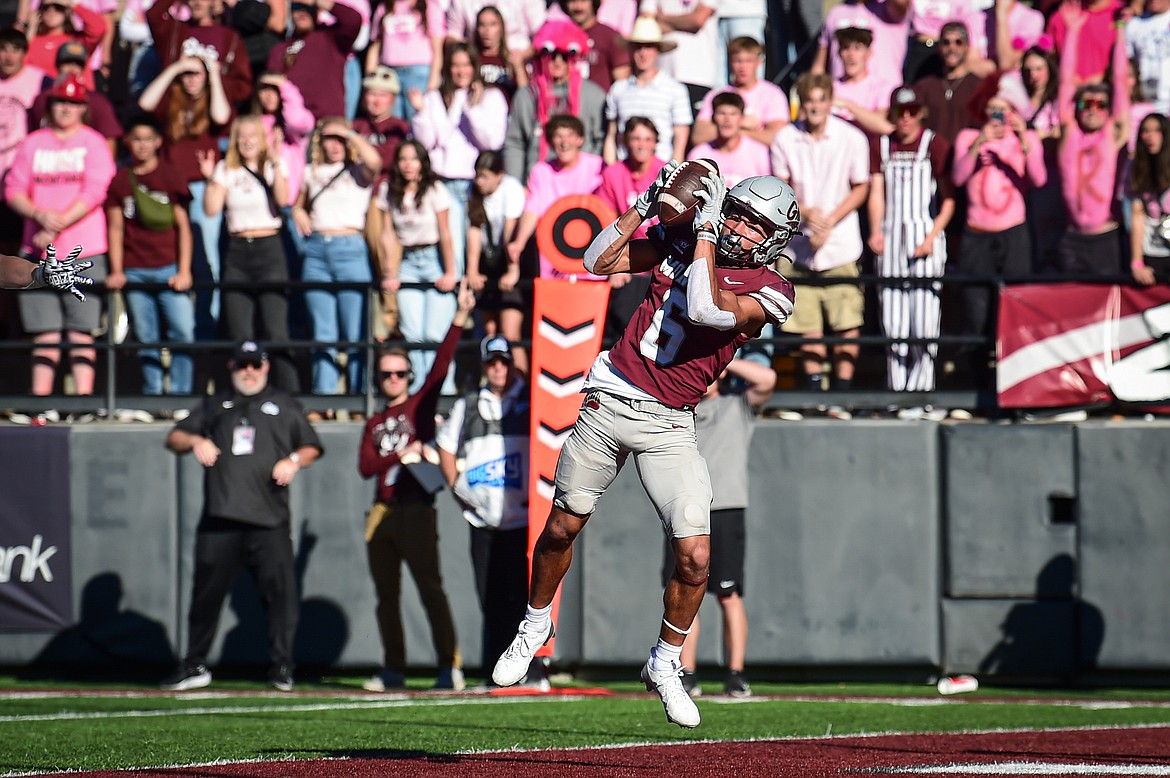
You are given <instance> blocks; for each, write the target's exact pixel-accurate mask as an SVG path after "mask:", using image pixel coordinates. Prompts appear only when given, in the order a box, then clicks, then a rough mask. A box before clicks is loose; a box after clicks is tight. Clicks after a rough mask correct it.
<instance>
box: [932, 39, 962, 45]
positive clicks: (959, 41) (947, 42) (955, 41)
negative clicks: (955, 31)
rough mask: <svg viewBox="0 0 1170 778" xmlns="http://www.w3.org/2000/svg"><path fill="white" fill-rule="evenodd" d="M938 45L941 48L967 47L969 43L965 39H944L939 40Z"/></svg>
mask: <svg viewBox="0 0 1170 778" xmlns="http://www.w3.org/2000/svg"><path fill="white" fill-rule="evenodd" d="M938 45H940V46H966V45H967V41H966V40H964V39H963V38H942V39H941V40H939V42H938Z"/></svg>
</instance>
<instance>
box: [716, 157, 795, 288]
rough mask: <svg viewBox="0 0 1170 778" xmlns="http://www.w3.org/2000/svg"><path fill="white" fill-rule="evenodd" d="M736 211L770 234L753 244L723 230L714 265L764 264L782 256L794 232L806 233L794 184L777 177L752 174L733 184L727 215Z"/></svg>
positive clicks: (759, 265)
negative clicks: (792, 185) (801, 222)
mask: <svg viewBox="0 0 1170 778" xmlns="http://www.w3.org/2000/svg"><path fill="white" fill-rule="evenodd" d="M733 210H737V211H739V212H740V213H741V214H744V215H746V216H748V217H749V218H750V219H751V220H752V221H753V222H755V223H756V224H758V225H759V226H760V227H761V228H762V229H763V230H764V232H766V233H768V237H766V238H764V240H762V241H760V242H759V243H757V244H755V245H754V246H751V247H745V246H744V245H743V236H741V235H736V234H729V233H727V232H724V233H723V234H721V235H720V236H719V251H718V253H717V254H716V255H715V264H717V265H725V266H730V267H765V266H767V265H771V264H772V263H774V262H775V261H776V260H777V259H779V258H780V256H781V255H782V252H783V251H784V248H785V247H786V246H787V245H788V242H789V241H790V240H792V236H793V235H803V234H804V233H802V232H801V231H800V230H799V229H798V228H799V227H800V205H799V204H798V203H797V202H796V192H794V191H792V187H790V186H789V185H788V184H786V183H784V182H783V181H781V180H780V179H778V178H776V177H775V176H752V177H751V178H745V179H744V180H742V181H740V182H739V183H738V184H736V185H735V186H733V187H732V188H731V189H730V190H729V191H728V193H727V199H726V200H725V201H724V203H723V214H724V216H726V215H728V214H729V213H731V212H732V211H733Z"/></svg>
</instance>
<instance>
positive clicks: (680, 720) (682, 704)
mask: <svg viewBox="0 0 1170 778" xmlns="http://www.w3.org/2000/svg"><path fill="white" fill-rule="evenodd" d="M642 683H644V684H646V691H648V692H658V696H659V697H660V698H661V699H662V707H663V708H665V709H666V720H667V721H672V722H674V723H675V724H678V725H679V726H680V727H682V728H683V729H694V728H695V727H697V726H699V709H698V707H697V706H696V705H695V701H694V700H692V699H691V696H690V695H689V694H687V690H686V689H684V688H683V682H682V667H681V666H679V665H677V664H676V665H674V666H673V667H672V668H671V669H670V670H668V671H666V672H665V673H655V672H654V671H653V670H651V669H650V660H646V664H645V666H643V667H642Z"/></svg>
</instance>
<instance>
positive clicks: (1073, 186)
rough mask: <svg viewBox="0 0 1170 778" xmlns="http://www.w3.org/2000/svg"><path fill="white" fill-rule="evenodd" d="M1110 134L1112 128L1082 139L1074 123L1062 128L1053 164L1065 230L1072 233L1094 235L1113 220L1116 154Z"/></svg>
mask: <svg viewBox="0 0 1170 778" xmlns="http://www.w3.org/2000/svg"><path fill="white" fill-rule="evenodd" d="M1112 132H1113V130H1112V128H1110V127H1106V128H1105V129H1103V130H1098V131H1097V132H1094V133H1092V134H1091V135H1086V134H1085V133H1084V132H1082V131H1081V128H1080V126H1079V125H1078V124H1077V123H1076V122H1075V121H1073V122H1069V123H1068V124H1067V125H1066V126H1065V137H1064V139H1063V142H1062V145H1061V148H1060V151H1059V153H1058V154H1057V161H1058V163H1059V165H1060V180H1061V182H1062V184H1063V185H1064V186H1063V189H1062V194H1063V195H1064V210H1065V215H1066V216H1067V217H1068V223H1069V227H1070V228H1072V229H1073V230H1075V231H1076V232H1081V233H1093V232H1097V231H1099V230H1100V229H1101V228H1102V227H1104V226H1105V225H1106V224H1108V223H1109V222H1111V221H1113V220H1114V217H1113V195H1114V189H1113V184H1114V181H1116V177H1117V151H1116V150H1115V149H1114V147H1113V139H1112V137H1111V135H1110V134H1111V133H1112Z"/></svg>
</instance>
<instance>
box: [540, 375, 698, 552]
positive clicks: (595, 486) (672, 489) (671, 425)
mask: <svg viewBox="0 0 1170 778" xmlns="http://www.w3.org/2000/svg"><path fill="white" fill-rule="evenodd" d="M630 454H633V455H634V466H635V467H637V468H638V477H639V478H641V479H642V486H643V488H644V489H645V490H646V494H647V495H648V496H649V497H650V502H652V503H653V504H654V508H655V510H657V511H658V518H659V520H660V521H661V522H662V526H663V527H664V528H665V529H666V531H667V533H668V534H669V535H670V536H671V537H675V538H685V537H691V536H695V535H710V534H711V477H710V475H709V474H708V473H707V463H706V462H705V461H704V460H703V457H702V456H700V455H699V446H698V444H697V442H696V440H695V415H694V413H693V412H691V411H684V410H678V409H676V408H669V407H667V406H665V405H663V404H661V403H658V402H653V401H646V400H627V399H625V398H622V397H616V396H614V395H611V394H607V393H605V392H599V391H591V392H589V393H588V394H586V395H585V399H584V401H583V402H582V403H581V413H580V415H579V416H578V417H577V423H576V424H575V425H573V431H572V433H570V434H569V438H568V440H566V441H565V444H564V445H563V446H562V447H561V454H560V457H559V458H558V459H557V475H556V493H555V495H554V497H553V504H554V505H556V506H557V507H558V508H560V509H561V510H564V511H568V512H569V513H572V514H575V515H577V516H589V515H590V514H592V513H593V511H594V509H595V508H596V507H597V501H598V500H599V499H601V495H602V494H604V493H605V490H606V489H608V488H609V485H610V484H612V483H613V480H614V479H615V478H617V474H618V472H620V471H621V469H622V466H623V465H624V464H625V463H626V459H627V458H628V457H629V455H630Z"/></svg>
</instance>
